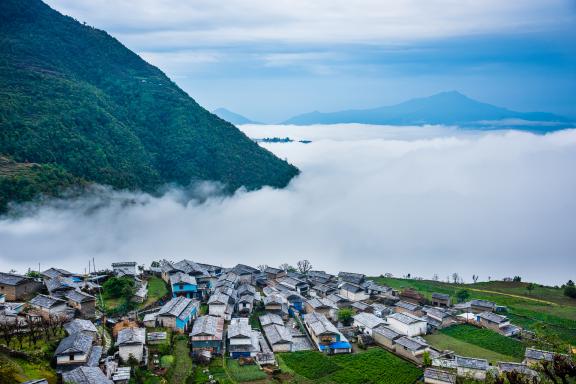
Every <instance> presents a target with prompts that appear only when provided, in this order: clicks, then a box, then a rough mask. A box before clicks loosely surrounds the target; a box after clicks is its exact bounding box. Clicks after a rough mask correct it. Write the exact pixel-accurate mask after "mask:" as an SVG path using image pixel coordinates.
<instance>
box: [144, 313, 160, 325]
mask: <svg viewBox="0 0 576 384" xmlns="http://www.w3.org/2000/svg"><path fill="white" fill-rule="evenodd" d="M157 316H158V312H152V313H147V314H145V315H144V318H143V319H142V323H143V324H144V326H145V327H146V328H154V327H155V326H156V317H157Z"/></svg>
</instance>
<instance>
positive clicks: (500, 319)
mask: <svg viewBox="0 0 576 384" xmlns="http://www.w3.org/2000/svg"><path fill="white" fill-rule="evenodd" d="M478 317H479V318H481V319H484V320H487V321H489V322H491V323H496V324H502V323H505V322H507V321H508V318H507V317H506V316H500V315H497V314H495V313H492V312H488V311H487V312H482V313H480V314H478Z"/></svg>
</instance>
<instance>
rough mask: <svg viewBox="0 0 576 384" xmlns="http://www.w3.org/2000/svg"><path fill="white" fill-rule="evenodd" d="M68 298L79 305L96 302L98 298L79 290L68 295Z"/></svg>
mask: <svg viewBox="0 0 576 384" xmlns="http://www.w3.org/2000/svg"><path fill="white" fill-rule="evenodd" d="M66 298H67V299H69V300H72V301H75V302H77V303H85V302H87V301H96V298H95V297H94V296H92V295H89V294H87V293H84V292H81V291H79V290H73V291H70V292H67V293H66Z"/></svg>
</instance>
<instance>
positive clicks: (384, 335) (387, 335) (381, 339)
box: [372, 326, 402, 351]
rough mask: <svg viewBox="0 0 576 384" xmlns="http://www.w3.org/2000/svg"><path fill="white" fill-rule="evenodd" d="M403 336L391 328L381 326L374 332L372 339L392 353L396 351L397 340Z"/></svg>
mask: <svg viewBox="0 0 576 384" xmlns="http://www.w3.org/2000/svg"><path fill="white" fill-rule="evenodd" d="M401 337H402V334H401V333H398V332H396V331H395V330H393V329H392V328H390V327H386V326H380V327H377V328H374V329H373V331H372V338H373V339H374V341H375V342H376V344H379V345H381V346H383V347H385V348H388V349H389V350H391V351H394V350H396V340H397V339H399V338H401Z"/></svg>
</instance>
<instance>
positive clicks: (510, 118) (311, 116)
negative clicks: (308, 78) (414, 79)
mask: <svg viewBox="0 0 576 384" xmlns="http://www.w3.org/2000/svg"><path fill="white" fill-rule="evenodd" d="M341 123H363V124H377V125H421V124H460V125H462V126H464V127H471V128H481V129H494V128H501V127H502V125H501V124H502V123H504V124H506V123H508V124H512V125H513V126H514V127H516V128H518V129H525V130H531V131H550V130H555V129H560V128H563V127H566V126H569V125H570V122H569V121H568V120H567V119H565V118H563V117H561V116H557V115H554V114H551V113H544V112H529V113H523V112H515V111H511V110H509V109H506V108H501V107H497V106H494V105H490V104H486V103H481V102H479V101H476V100H473V99H471V98H469V97H467V96H465V95H463V94H461V93H459V92H455V91H453V92H442V93H438V94H436V95H433V96H430V97H424V98H418V99H412V100H408V101H406V102H403V103H401V104H397V105H392V106H386V107H379V108H374V109H357V110H347V111H339V112H332V113H322V112H318V111H315V112H311V113H306V114H302V115H298V116H295V117H292V118H291V119H289V120H287V121H285V122H284V124H294V125H309V124H341ZM542 123H544V124H542Z"/></svg>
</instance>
